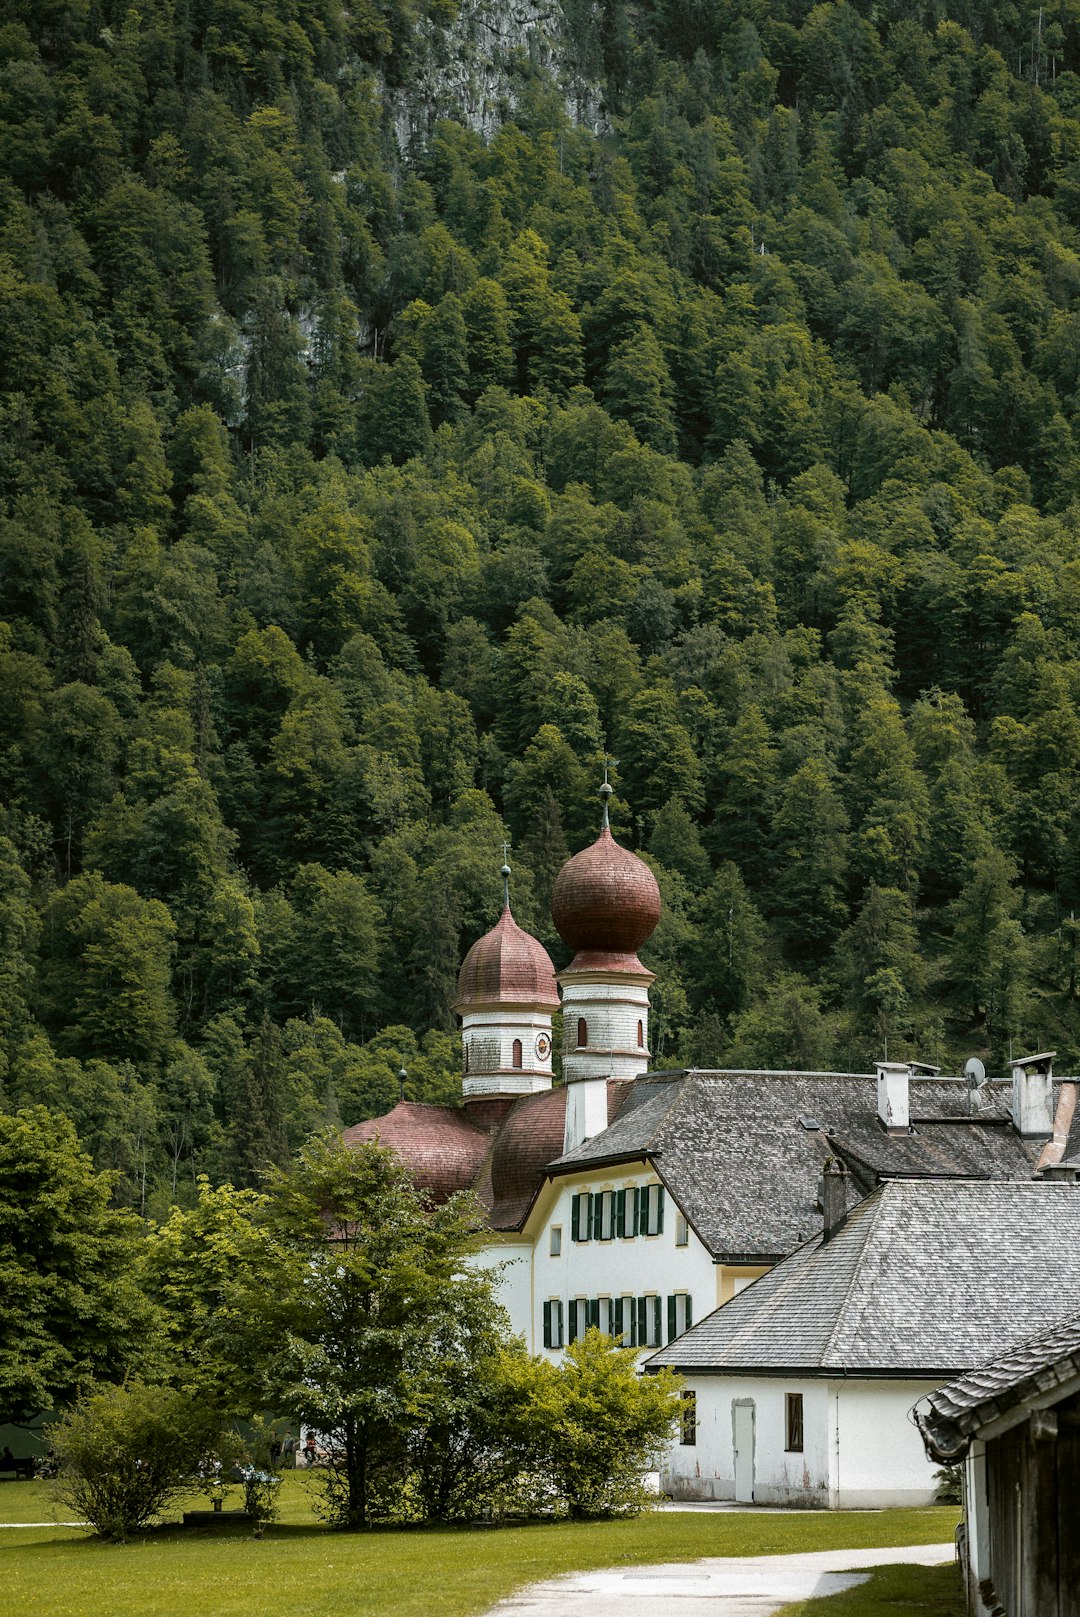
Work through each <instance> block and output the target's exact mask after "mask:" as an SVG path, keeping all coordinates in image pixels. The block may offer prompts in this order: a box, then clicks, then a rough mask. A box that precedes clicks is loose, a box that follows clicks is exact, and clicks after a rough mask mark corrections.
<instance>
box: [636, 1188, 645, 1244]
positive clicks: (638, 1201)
mask: <svg viewBox="0 0 1080 1617" xmlns="http://www.w3.org/2000/svg"><path fill="white" fill-rule="evenodd" d="M643 1202H644V1203H645V1204H646V1206H647V1205H648V1198H647V1197H646V1195H645V1193H644V1191H643V1190H642V1189H641V1188H640V1186H638V1185H635V1186H634V1234H635V1235H640V1234H641V1230H642V1222H641V1221H642V1218H643V1217H644V1216H645V1214H644V1213H643V1212H642V1203H643Z"/></svg>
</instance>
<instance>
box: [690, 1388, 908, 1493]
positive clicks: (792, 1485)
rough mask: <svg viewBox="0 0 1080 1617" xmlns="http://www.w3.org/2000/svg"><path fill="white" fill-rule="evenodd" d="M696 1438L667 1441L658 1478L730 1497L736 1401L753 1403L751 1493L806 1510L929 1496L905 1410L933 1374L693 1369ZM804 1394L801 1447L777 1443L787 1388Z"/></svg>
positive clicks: (783, 1439)
mask: <svg viewBox="0 0 1080 1617" xmlns="http://www.w3.org/2000/svg"><path fill="white" fill-rule="evenodd" d="M685 1382H686V1387H687V1389H688V1390H691V1391H693V1392H695V1393H696V1394H697V1419H698V1431H697V1443H696V1445H695V1446H693V1447H689V1446H688V1447H683V1446H682V1445H681V1444H679V1443H678V1441H676V1443H675V1444H674V1445H673V1446H672V1448H671V1450H670V1452H669V1455H668V1457H667V1460H666V1462H665V1465H664V1468H663V1470H662V1471H661V1479H660V1485H661V1488H662V1490H663V1491H664V1492H665V1493H670V1494H672V1495H673V1496H674V1497H675V1498H685V1499H733V1498H734V1497H735V1462H734V1455H733V1441H732V1439H733V1431H734V1415H733V1405H734V1404H735V1402H736V1400H740V1399H749V1400H751V1401H752V1402H753V1404H754V1417H755V1419H754V1501H755V1503H757V1504H763V1505H768V1504H773V1505H795V1506H804V1507H806V1508H810V1509H814V1508H817V1509H827V1508H834V1509H837V1508H838V1509H849V1510H850V1509H876V1508H882V1507H888V1506H894V1505H923V1504H930V1503H932V1502H933V1497H934V1484H933V1472H934V1469H935V1467H934V1466H933V1465H932V1464H931V1463H930V1462H929V1461H928V1459H927V1457H926V1451H925V1449H924V1448H923V1444H922V1439H921V1438H920V1436H919V1433H918V1431H917V1430H916V1428H915V1426H914V1425H913V1423H912V1422H911V1421H910V1420H909V1419H908V1411H909V1410H910V1408H911V1406H912V1404H914V1403H915V1402H916V1400H917V1399H918V1398H920V1397H922V1396H923V1395H925V1393H927V1392H929V1391H931V1390H932V1387H933V1386H934V1385H938V1383H930V1382H925V1381H884V1380H877V1381H874V1380H869V1379H868V1380H864V1381H855V1380H852V1381H839V1382H829V1381H824V1380H819V1379H817V1378H812V1377H807V1378H799V1377H797V1376H792V1377H791V1378H787V1377H783V1376H760V1377H750V1376H693V1375H688V1376H686V1377H685ZM791 1392H801V1393H802V1395H803V1450H802V1453H801V1454H789V1453H788V1452H787V1451H786V1450H785V1447H784V1445H785V1442H786V1438H787V1431H786V1395H787V1394H788V1393H791Z"/></svg>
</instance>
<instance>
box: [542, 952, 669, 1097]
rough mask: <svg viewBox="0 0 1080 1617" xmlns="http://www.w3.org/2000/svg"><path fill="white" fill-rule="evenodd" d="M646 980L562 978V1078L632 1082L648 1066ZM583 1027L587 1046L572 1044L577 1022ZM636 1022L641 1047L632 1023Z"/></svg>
mask: <svg viewBox="0 0 1080 1617" xmlns="http://www.w3.org/2000/svg"><path fill="white" fill-rule="evenodd" d="M651 981H652V978H651V977H642V978H638V979H634V978H630V979H628V980H627V981H625V982H608V983H603V982H587V981H579V980H575V979H574V978H573V977H572V976H569V975H566V976H562V977H560V978H559V982H560V984H561V986H562V991H563V1000H562V1008H563V1077H564V1079H565V1081H566V1083H568V1084H570V1083H573V1082H574V1081H575V1079H581V1078H636V1077H638V1075H639V1074H641V1073H643V1072H646V1071H647V1070H648V1066H649V983H650V982H651ZM579 1017H584V1019H585V1021H586V1023H587V1032H588V1041H589V1042H588V1044H586V1045H583V1046H579V1045H578V1042H577V1025H578V1018H579ZM638 1022H641V1023H642V1041H643V1042H642V1043H641V1044H640V1045H639V1044H638V1042H637V1025H638Z"/></svg>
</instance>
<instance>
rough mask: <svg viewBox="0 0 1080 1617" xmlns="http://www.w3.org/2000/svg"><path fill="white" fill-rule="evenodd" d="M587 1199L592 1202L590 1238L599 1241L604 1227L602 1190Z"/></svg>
mask: <svg viewBox="0 0 1080 1617" xmlns="http://www.w3.org/2000/svg"><path fill="white" fill-rule="evenodd" d="M589 1200H590V1202H591V1203H592V1238H593V1240H594V1241H599V1239H600V1236H601V1234H602V1233H603V1228H604V1195H603V1192H602V1191H599V1190H598V1191H597V1193H596V1195H595V1196H590V1197H589Z"/></svg>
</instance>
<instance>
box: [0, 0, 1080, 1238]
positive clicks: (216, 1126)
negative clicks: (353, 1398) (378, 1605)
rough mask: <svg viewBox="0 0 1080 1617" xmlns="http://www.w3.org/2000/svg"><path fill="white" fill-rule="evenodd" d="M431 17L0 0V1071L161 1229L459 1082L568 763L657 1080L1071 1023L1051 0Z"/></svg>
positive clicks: (540, 876) (551, 842)
mask: <svg viewBox="0 0 1080 1617" xmlns="http://www.w3.org/2000/svg"><path fill="white" fill-rule="evenodd" d="M463 3H464V4H465V5H466V6H467V7H468V9H467V11H464V12H462V11H459V10H458V9H457V7H456V5H455V3H454V0H430V3H429V4H426V5H421V4H420V3H419V0H357V3H356V4H355V5H353V6H352V7H350V8H349V10H348V11H346V10H344V9H342V8H341V7H340V6H339V5H338V4H336V3H334V0H304V3H300V0H259V3H258V4H247V3H244V0H184V3H179V0H145V3H144V4H142V5H141V6H140V7H139V8H138V9H134V8H132V9H128V8H127V7H126V6H125V5H123V4H120V3H117V4H113V3H110V0H8V3H7V5H6V6H5V8H4V21H3V24H2V27H0V41H2V45H0V57H2V61H3V66H2V72H0V154H2V156H0V167H2V182H0V277H2V288H3V290H2V295H0V387H2V396H0V412H2V426H0V499H2V508H0V509H2V516H0V589H2V611H3V623H2V624H0V692H2V694H0V746H2V758H3V762H2V772H0V787H2V792H3V811H2V819H0V829H2V832H3V840H2V842H0V871H2V881H0V894H2V896H0V1047H2V1058H0V1061H2V1078H3V1098H4V1104H5V1105H7V1106H8V1107H16V1106H19V1105H22V1104H25V1103H27V1102H37V1101H40V1102H44V1103H46V1104H48V1105H50V1106H54V1107H57V1108H60V1109H62V1110H63V1111H66V1112H67V1113H69V1114H70V1115H71V1116H72V1118H73V1119H74V1120H75V1122H76V1124H77V1126H78V1128H79V1130H80V1133H81V1135H82V1137H83V1139H84V1140H85V1141H86V1143H87V1144H88V1146H89V1147H90V1148H91V1149H92V1150H93V1151H94V1153H95V1156H96V1159H97V1161H98V1162H99V1163H100V1164H102V1165H107V1166H113V1167H116V1168H118V1169H119V1170H120V1171H121V1176H122V1177H121V1181H120V1191H119V1193H120V1194H121V1196H122V1197H124V1198H125V1199H127V1200H129V1201H133V1202H135V1203H136V1205H142V1206H146V1207H149V1208H150V1209H154V1208H160V1207H162V1206H164V1205H166V1204H167V1202H168V1201H169V1200H171V1199H173V1198H174V1197H177V1196H180V1197H184V1196H190V1194H191V1190H192V1185H193V1181H194V1179H195V1176H196V1175H198V1174H200V1173H206V1174H209V1175H210V1177H211V1178H217V1177H220V1176H226V1175H228V1176H232V1177H234V1178H235V1179H237V1180H238V1181H241V1182H243V1181H245V1180H249V1179H251V1177H252V1176H253V1175H255V1174H256V1173H257V1172H258V1170H259V1169H260V1167H261V1166H263V1165H264V1164H265V1163H266V1162H267V1161H271V1160H280V1159H282V1158H283V1157H284V1156H285V1155H286V1154H287V1153H288V1151H289V1150H290V1149H292V1148H294V1147H295V1146H296V1145H297V1144H298V1143H299V1141H300V1140H301V1139H302V1138H303V1137H304V1135H305V1134H306V1132H307V1131H309V1130H310V1129H311V1128H312V1127H315V1126H318V1125H319V1124H320V1123H322V1122H324V1121H325V1120H328V1119H329V1120H337V1119H340V1120H341V1121H342V1122H345V1123H351V1122H354V1121H356V1120H357V1119H359V1118H361V1117H363V1116H366V1115H372V1114H374V1113H377V1112H379V1111H381V1110H382V1109H384V1108H385V1107H386V1106H387V1105H389V1104H391V1103H392V1101H393V1099H394V1098H395V1096H396V1093H397V1081H396V1078H395V1076H394V1075H395V1073H396V1070H397V1067H398V1065H399V1063H400V1062H401V1060H402V1059H404V1060H405V1062H406V1065H407V1066H408V1069H409V1074H410V1077H409V1093H410V1094H411V1095H412V1096H413V1097H414V1098H420V1099H424V1098H451V1097H453V1096H454V1094H455V1093H456V1092H457V1086H458V1054H457V1045H456V1039H455V1036H454V1034H453V1031H452V1029H453V1016H452V1012H451V1006H452V1003H453V996H454V983H455V976H456V972H457V968H458V964H459V961H460V959H461V957H462V954H463V952H464V951H465V949H466V948H467V946H468V945H469V943H470V942H471V941H472V940H473V939H474V938H475V937H476V936H477V935H478V934H479V933H480V932H481V931H482V930H484V929H486V927H487V926H488V925H490V924H491V922H492V921H493V919H494V917H495V915H496V913H497V908H498V901H499V881H498V875H497V871H498V866H499V864H500V862H501V859H502V849H501V845H502V842H503V839H504V837H508V838H509V839H510V840H511V842H512V845H513V852H512V862H513V864H514V882H513V893H514V905H515V911H516V913H517V915H518V918H519V919H520V921H521V922H522V924H524V925H526V926H528V927H530V928H532V929H533V930H535V931H536V932H537V933H538V935H539V936H541V937H542V938H543V939H544V941H545V942H546V943H547V945H548V946H549V948H550V949H551V950H552V952H553V954H554V955H555V957H556V959H557V961H558V962H559V963H563V961H564V959H565V956H564V955H560V954H559V953H558V949H559V945H558V941H557V939H555V938H554V936H553V934H552V932H551V927H550V922H549V920H548V919H547V898H548V894H549V892H550V886H551V881H552V877H553V873H554V871H555V870H556V869H557V868H558V865H559V863H560V861H561V860H562V859H563V858H565V856H566V854H567V852H568V851H570V850H573V849H575V848H577V847H579V846H581V845H582V843H583V842H584V841H585V840H587V839H591V837H592V835H593V834H594V831H595V828H596V825H597V815H598V804H597V800H596V796H595V792H596V787H597V784H598V782H599V780H600V778H601V770H602V762H603V759H604V757H605V755H611V756H613V757H615V758H617V760H618V764H617V766H616V768H615V771H614V775H613V779H614V780H615V783H616V786H617V793H618V795H617V797H616V799H615V803H614V818H615V826H616V830H617V832H618V834H620V835H621V836H622V837H623V838H624V839H625V840H627V841H629V842H630V843H631V844H632V845H633V846H635V847H638V848H640V849H641V850H642V851H643V852H644V854H645V855H646V856H647V857H648V858H649V860H650V862H651V863H652V864H653V867H654V869H655V870H656V873H657V876H658V878H659V881H660V884H661V888H662V891H663V896H664V903H665V913H664V919H663V921H662V923H661V927H660V929H659V931H658V933H657V935H656V937H655V939H654V942H653V945H652V946H651V948H650V950H649V952H648V961H649V964H650V965H651V966H652V967H653V968H654V969H655V970H656V971H657V973H658V982H657V986H656V989H655V1004H656V1007H657V1012H656V1050H655V1059H656V1061H657V1063H658V1064H676V1063H682V1062H696V1063H701V1064H718V1063H724V1064H731V1063H744V1062H745V1063H752V1064H755V1065H759V1064H760V1065H784V1064H789V1063H794V1064H800V1065H805V1066H821V1065H826V1064H835V1065H838V1066H841V1067H852V1066H854V1067H859V1068H865V1066H866V1063H867V1062H868V1060H870V1059H871V1058H872V1057H873V1056H874V1055H876V1054H879V1053H880V1052H881V1050H882V1049H883V1048H884V1045H885V1041H886V1040H887V1041H888V1050H889V1053H890V1054H891V1055H899V1054H901V1053H903V1052H906V1053H909V1054H911V1055H916V1056H918V1057H920V1058H922V1059H924V1060H935V1059H937V1060H941V1061H945V1062H953V1061H956V1060H957V1059H962V1058H963V1056H964V1055H966V1054H968V1053H971V1052H972V1051H975V1050H981V1051H983V1052H984V1053H985V1054H987V1055H988V1056H989V1057H990V1058H992V1059H993V1060H994V1061H1000V1060H1001V1059H1002V1058H1003V1057H1005V1056H1007V1055H1008V1052H1009V1046H1010V1043H1012V1044H1014V1045H1015V1046H1016V1048H1017V1051H1019V1050H1020V1048H1021V1047H1028V1048H1030V1047H1032V1046H1039V1047H1042V1046H1052V1047H1056V1048H1057V1049H1058V1050H1059V1051H1060V1052H1061V1058H1062V1061H1063V1062H1064V1064H1065V1066H1066V1067H1069V1066H1072V1065H1073V1064H1075V1062H1076V1060H1077V1059H1078V1057H1080V1008H1078V1003H1077V965H1078V960H1080V923H1078V922H1077V920H1076V919H1075V913H1074V912H1075V908H1076V906H1077V904H1078V902H1080V843H1078V829H1080V826H1078V801H1080V722H1078V718H1077V694H1078V688H1080V505H1078V498H1080V443H1078V430H1080V429H1078V426H1077V421H1078V416H1077V408H1078V387H1080V304H1078V301H1077V300H1078V294H1080V253H1078V248H1080V233H1078V232H1080V75H1078V73H1077V72H1076V71H1075V69H1077V68H1080V7H1078V6H1076V5H1075V4H1073V3H1072V0H1064V3H1062V4H1060V5H1057V4H1051V5H1049V6H1047V5H1043V6H1038V5H1036V4H1035V3H1034V0H1023V3H1020V4H1011V5H1005V4H1003V3H1000V0H999V3H996V4H990V3H989V0H947V3H943V4H940V5H937V6H929V5H925V6H918V5H910V6H901V5H900V4H895V5H870V4H869V3H865V4H851V3H848V0H831V3H825V4H820V5H815V6H813V7H810V6H808V5H803V4H800V0H783V3H775V4H770V5H765V4H763V3H761V0H699V3H695V0H646V3H645V4H643V5H641V6H629V5H626V4H625V3H624V0H563V4H562V7H561V8H560V7H559V6H558V5H556V4H554V3H553V4H551V5H549V7H548V10H547V12H545V13H543V14H541V12H540V10H538V9H536V8H535V7H534V8H532V9H530V4H529V0H521V3H520V4H519V6H518V9H516V10H515V9H514V8H513V7H510V8H503V9H501V10H500V8H498V7H496V8H495V9H494V11H493V12H492V13H491V15H489V16H488V17H487V18H486V20H485V17H484V15H483V13H482V7H481V5H480V3H479V0H463ZM490 10H491V8H490V7H489V11H490ZM500 18H502V19H503V23H504V24H505V26H503V27H502V32H501V34H500V32H499V26H500ZM515 30H516V32H515ZM500 53H501V54H500ZM496 58H497V59H496ZM478 85H479V89H478V88H477V86H478ZM440 87H442V88H440ZM455 96H457V101H456V102H455ZM470 96H472V97H473V101H470V99H469V97H470ZM476 96H481V97H486V99H485V100H484V102H483V107H482V108H480V110H478V103H477V102H476V100H475V98H476Z"/></svg>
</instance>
